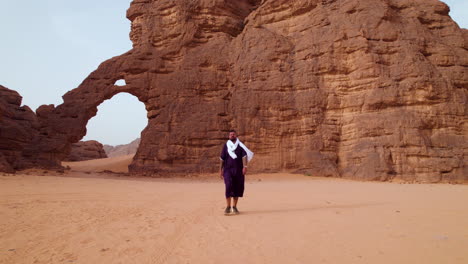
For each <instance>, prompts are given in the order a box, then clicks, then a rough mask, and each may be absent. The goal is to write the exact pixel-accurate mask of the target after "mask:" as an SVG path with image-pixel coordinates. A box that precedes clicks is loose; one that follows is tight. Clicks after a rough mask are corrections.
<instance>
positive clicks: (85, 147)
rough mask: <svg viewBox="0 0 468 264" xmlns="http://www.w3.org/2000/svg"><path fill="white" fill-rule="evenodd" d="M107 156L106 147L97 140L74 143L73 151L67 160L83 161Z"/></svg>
mask: <svg viewBox="0 0 468 264" xmlns="http://www.w3.org/2000/svg"><path fill="white" fill-rule="evenodd" d="M103 158H107V155H106V152H105V151H104V147H103V145H102V144H101V143H99V142H97V141H96V140H88V141H80V142H78V143H73V144H72V146H71V151H70V154H69V155H68V157H67V158H66V159H65V161H82V160H92V159H103Z"/></svg>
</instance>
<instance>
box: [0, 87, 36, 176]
mask: <svg viewBox="0 0 468 264" xmlns="http://www.w3.org/2000/svg"><path fill="white" fill-rule="evenodd" d="M21 101H22V97H21V96H20V95H19V94H18V93H17V92H16V91H13V90H10V89H8V88H6V87H4V86H1V85H0V171H1V172H10V173H12V172H15V170H16V169H18V166H19V164H18V163H19V162H20V161H21V159H22V158H21V157H22V151H23V150H24V148H25V147H26V146H27V145H30V144H31V142H32V140H33V139H34V137H35V136H37V129H38V122H37V120H36V115H35V114H34V112H33V111H32V110H31V109H30V108H29V107H28V106H21ZM25 155H26V157H31V156H32V153H31V155H29V154H28V153H25Z"/></svg>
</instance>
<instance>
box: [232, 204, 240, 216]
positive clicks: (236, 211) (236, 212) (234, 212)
mask: <svg viewBox="0 0 468 264" xmlns="http://www.w3.org/2000/svg"><path fill="white" fill-rule="evenodd" d="M231 212H232V213H233V214H239V210H237V207H235V206H234V207H232V211H231Z"/></svg>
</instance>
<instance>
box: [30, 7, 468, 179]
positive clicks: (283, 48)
mask: <svg viewBox="0 0 468 264" xmlns="http://www.w3.org/2000/svg"><path fill="white" fill-rule="evenodd" d="M448 13H449V8H448V7H447V5H445V4H444V3H442V2H440V1H437V0H343V1H337V0H299V1H290V0H262V1H260V0H238V1H230V0H157V1H156V0H134V1H133V2H132V4H131V6H130V8H129V9H128V11H127V17H128V19H130V20H131V22H132V27H131V33H130V38H131V40H132V42H133V49H132V50H130V51H128V52H127V53H125V54H122V55H121V56H118V57H114V58H112V59H110V60H107V61H105V62H103V63H102V64H101V65H100V66H99V67H98V69H97V70H96V71H94V72H92V73H91V74H90V75H89V76H88V77H87V78H86V79H85V80H84V81H83V83H82V84H81V85H80V86H79V87H78V88H76V89H74V90H72V91H70V92H68V93H66V94H65V95H64V96H63V99H64V103H63V104H62V105H59V106H57V107H53V106H42V107H41V108H39V109H38V111H37V116H38V120H39V122H40V124H41V125H40V138H38V139H36V140H35V141H34V142H33V144H32V145H31V148H30V149H28V150H27V151H30V152H31V151H32V152H34V153H37V156H36V158H35V159H28V160H25V161H24V163H23V164H24V165H25V166H35V165H38V164H48V165H51V166H52V165H54V164H58V162H59V161H60V160H61V159H63V158H64V157H65V156H66V153H67V149H69V145H70V144H71V143H74V142H78V141H79V140H80V139H81V138H82V137H83V136H84V135H85V134H86V124H87V122H88V120H89V119H90V118H91V117H93V116H94V115H96V112H97V106H98V105H99V104H101V103H102V102H103V101H104V100H107V99H110V98H112V96H114V95H115V94H117V93H121V92H126V93H130V94H132V95H134V96H136V97H137V98H138V99H139V100H140V101H141V102H143V103H144V104H145V106H146V109H147V111H148V126H147V127H146V128H145V129H144V130H143V132H142V134H141V144H140V147H139V149H138V151H137V153H136V155H135V157H134V160H133V162H132V164H131V165H130V167H129V168H130V171H131V172H133V173H153V172H158V171H172V172H186V171H201V172H208V171H216V170H217V166H218V160H217V156H218V155H219V152H220V150H221V146H222V144H223V143H224V142H225V140H226V136H227V131H228V130H229V129H230V128H236V129H237V131H238V132H239V134H240V137H241V139H242V140H243V141H244V142H245V143H246V144H247V145H248V146H249V147H250V148H251V149H252V150H253V151H254V152H255V153H256V157H255V159H254V161H253V163H252V166H250V168H252V169H253V170H255V171H263V172H267V171H279V170H289V171H295V172H304V173H306V172H307V173H310V174H312V175H318V176H334V177H346V178H355V179H368V180H391V179H394V178H399V179H402V180H406V181H424V182H441V181H466V180H468V169H467V164H468V155H467V153H468V145H467V144H468V140H467V139H468V138H467V137H468V136H467V135H468V122H466V121H467V113H468V110H467V109H468V108H467V95H468V31H467V30H465V29H460V28H459V27H458V26H457V24H456V23H455V22H454V21H453V20H452V19H451V18H450V16H449V15H448ZM119 79H124V80H125V82H126V85H125V86H116V85H114V84H115V82H116V81H117V80H119Z"/></svg>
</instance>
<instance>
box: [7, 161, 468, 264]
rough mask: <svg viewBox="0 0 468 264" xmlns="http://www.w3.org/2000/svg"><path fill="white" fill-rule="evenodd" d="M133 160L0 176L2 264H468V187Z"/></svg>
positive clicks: (74, 164) (94, 162) (73, 164)
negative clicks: (145, 170) (220, 170)
mask: <svg viewBox="0 0 468 264" xmlns="http://www.w3.org/2000/svg"><path fill="white" fill-rule="evenodd" d="M130 159H131V156H127V157H124V158H120V160H116V159H115V158H110V159H101V160H94V161H85V162H76V163H67V164H66V165H69V166H70V167H71V171H67V172H65V173H56V172H46V171H40V170H30V171H23V172H20V173H18V174H16V175H10V174H4V175H1V176H0V215H1V217H0V251H1V254H0V263H86V264H87V263H227V262H233V263H468V250H467V248H468V220H467V219H468V206H467V202H468V186H467V185H448V184H400V183H381V182H356V181H349V180H341V179H329V178H316V177H309V176H304V175H292V174H285V173H278V174H254V175H248V177H247V178H248V180H247V183H246V192H245V196H244V198H242V199H241V200H240V202H239V206H238V208H239V210H240V211H241V214H239V215H235V216H224V215H223V209H224V207H225V202H224V197H223V195H224V185H223V182H222V181H221V180H220V179H218V178H217V175H201V176H200V175H199V176H197V177H195V176H193V175H187V176H186V177H181V178H143V177H134V176H132V177H130V176H123V174H112V173H98V172H99V171H103V170H112V169H113V168H114V169H115V170H114V171H117V172H124V171H125V169H123V170H122V168H125V166H124V164H126V163H129V162H130Z"/></svg>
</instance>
